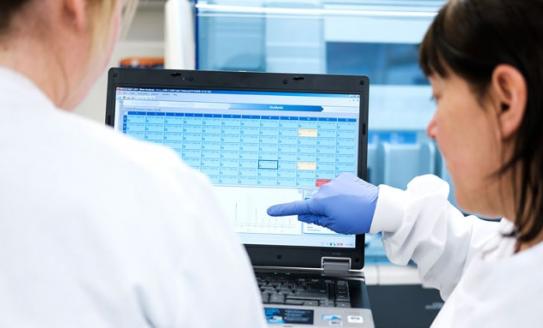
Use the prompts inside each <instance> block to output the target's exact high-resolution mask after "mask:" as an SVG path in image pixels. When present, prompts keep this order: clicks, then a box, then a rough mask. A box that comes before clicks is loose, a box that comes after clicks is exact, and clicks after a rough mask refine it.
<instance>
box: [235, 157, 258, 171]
mask: <svg viewBox="0 0 543 328" xmlns="http://www.w3.org/2000/svg"><path fill="white" fill-rule="evenodd" d="M239 167H240V169H243V170H246V169H255V170H256V169H257V168H258V160H247V159H240V160H239Z"/></svg>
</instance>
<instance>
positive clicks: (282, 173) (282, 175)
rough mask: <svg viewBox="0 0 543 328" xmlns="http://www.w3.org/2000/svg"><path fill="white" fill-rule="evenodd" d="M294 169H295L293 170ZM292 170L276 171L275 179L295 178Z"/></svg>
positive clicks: (294, 172)
mask: <svg viewBox="0 0 543 328" xmlns="http://www.w3.org/2000/svg"><path fill="white" fill-rule="evenodd" d="M295 169H296V168H295ZM295 169H294V170H288V171H282V170H278V171H277V177H279V178H290V179H295V178H296V171H295Z"/></svg>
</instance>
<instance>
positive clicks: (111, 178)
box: [0, 67, 265, 328]
mask: <svg viewBox="0 0 543 328" xmlns="http://www.w3.org/2000/svg"><path fill="white" fill-rule="evenodd" d="M264 325H265V322H264V317H263V311H262V305H261V300H260V295H259V293H258V290H257V286H256V284H255V280H254V278H253V274H252V271H251V267H250V264H249V260H248V257H247V255H246V253H245V252H244V250H243V248H242V246H241V244H240V242H239V240H238V238H237V236H236V235H235V233H234V232H233V229H232V227H231V226H230V224H229V223H228V222H227V221H226V220H225V219H224V217H223V215H222V214H221V213H220V211H219V210H217V202H216V201H215V199H214V196H213V192H212V189H211V187H210V184H209V182H208V181H207V179H206V178H205V177H204V176H203V175H201V174H199V173H197V172H195V171H194V170H192V169H190V168H189V167H187V166H186V165H185V164H183V163H182V162H181V161H180V160H179V158H178V157H177V156H176V154H175V153H173V152H172V151H170V150H168V149H166V148H163V147H159V146H155V145H151V144H146V143H142V142H139V141H136V140H132V139H130V138H128V137H125V136H123V135H121V134H120V133H116V132H114V131H113V130H112V129H109V128H106V127H105V126H101V125H100V124H97V123H92V122H90V121H88V120H85V119H82V118H79V117H77V116H76V115H74V114H70V113H66V112H63V111H60V110H58V109H56V108H55V107H54V105H53V104H52V103H51V102H50V101H49V99H48V98H46V96H45V95H44V94H43V93H41V92H40V90H39V89H38V88H37V87H36V86H35V85H33V84H32V83H31V82H30V81H29V80H27V79H26V78H24V77H23V76H21V75H19V74H17V73H15V72H13V71H10V70H7V69H5V68H1V67H0V327H10V328H11V327H13V328H15V327H17V328H25V327H55V328H58V327H92V328H96V327H129V328H137V327H213V328H216V327H238V328H239V327H247V328H254V327H263V326H264Z"/></svg>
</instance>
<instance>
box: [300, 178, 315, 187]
mask: <svg viewBox="0 0 543 328" xmlns="http://www.w3.org/2000/svg"><path fill="white" fill-rule="evenodd" d="M296 182H297V183H296V185H297V186H300V187H306V188H313V187H314V186H315V179H297V180H296Z"/></svg>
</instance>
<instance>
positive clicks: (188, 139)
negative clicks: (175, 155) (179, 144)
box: [183, 133, 202, 144]
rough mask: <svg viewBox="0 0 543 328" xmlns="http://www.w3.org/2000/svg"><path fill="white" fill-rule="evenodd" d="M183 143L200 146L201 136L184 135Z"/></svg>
mask: <svg viewBox="0 0 543 328" xmlns="http://www.w3.org/2000/svg"><path fill="white" fill-rule="evenodd" d="M183 141H184V142H186V143H194V144H201V142H202V136H201V135H198V134H188V133H185V134H184V135H183Z"/></svg>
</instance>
